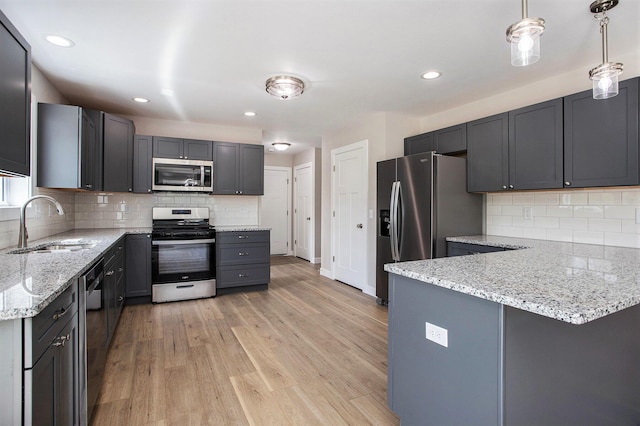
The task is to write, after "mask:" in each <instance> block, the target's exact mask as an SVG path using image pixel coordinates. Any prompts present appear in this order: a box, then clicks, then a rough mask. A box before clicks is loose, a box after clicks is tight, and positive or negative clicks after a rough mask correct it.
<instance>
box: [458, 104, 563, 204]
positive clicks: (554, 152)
mask: <svg viewBox="0 0 640 426" xmlns="http://www.w3.org/2000/svg"><path fill="white" fill-rule="evenodd" d="M562 129H563V120H562V99H561V98H559V99H554V100H551V101H547V102H543V103H540V104H536V105H531V106H528V107H524V108H520V109H517V110H514V111H510V112H508V113H503V114H498V115H495V116H492V117H487V118H483V119H480V120H476V121H473V122H470V123H468V124H467V142H468V146H467V156H468V161H467V189H468V190H469V191H470V192H485V191H502V190H511V189H516V190H521V189H552V188H562V178H563V174H562V170H563V169H562V161H563V153H562V147H563V136H562Z"/></svg>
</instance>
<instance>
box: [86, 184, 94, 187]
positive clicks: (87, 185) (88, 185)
mask: <svg viewBox="0 0 640 426" xmlns="http://www.w3.org/2000/svg"><path fill="white" fill-rule="evenodd" d="M85 186H86V187H87V188H93V185H90V184H86V185H85Z"/></svg>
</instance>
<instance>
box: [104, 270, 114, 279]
mask: <svg viewBox="0 0 640 426" xmlns="http://www.w3.org/2000/svg"><path fill="white" fill-rule="evenodd" d="M113 272H114V271H113V270H111V271H107V272H105V273H104V274H105V275H106V276H108V277H110V276H111V275H113Z"/></svg>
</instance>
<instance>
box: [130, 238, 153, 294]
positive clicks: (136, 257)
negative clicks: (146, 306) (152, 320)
mask: <svg viewBox="0 0 640 426" xmlns="http://www.w3.org/2000/svg"><path fill="white" fill-rule="evenodd" d="M126 238H127V240H126V262H125V265H126V267H125V269H126V282H127V284H126V294H125V295H126V298H127V299H129V298H132V297H150V296H151V234H130V235H127V237H126Z"/></svg>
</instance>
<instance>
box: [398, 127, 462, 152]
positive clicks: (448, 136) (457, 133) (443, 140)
mask: <svg viewBox="0 0 640 426" xmlns="http://www.w3.org/2000/svg"><path fill="white" fill-rule="evenodd" d="M466 150H467V124H466V123H462V124H458V125H455V126H451V127H447V128H445V129H440V130H436V131H434V132H429V133H423V134H421V135H416V136H411V137H408V138H405V140H404V155H411V154H420V153H422V152H428V151H436V152H437V153H438V154H454V153H460V152H464V151H466Z"/></svg>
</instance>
